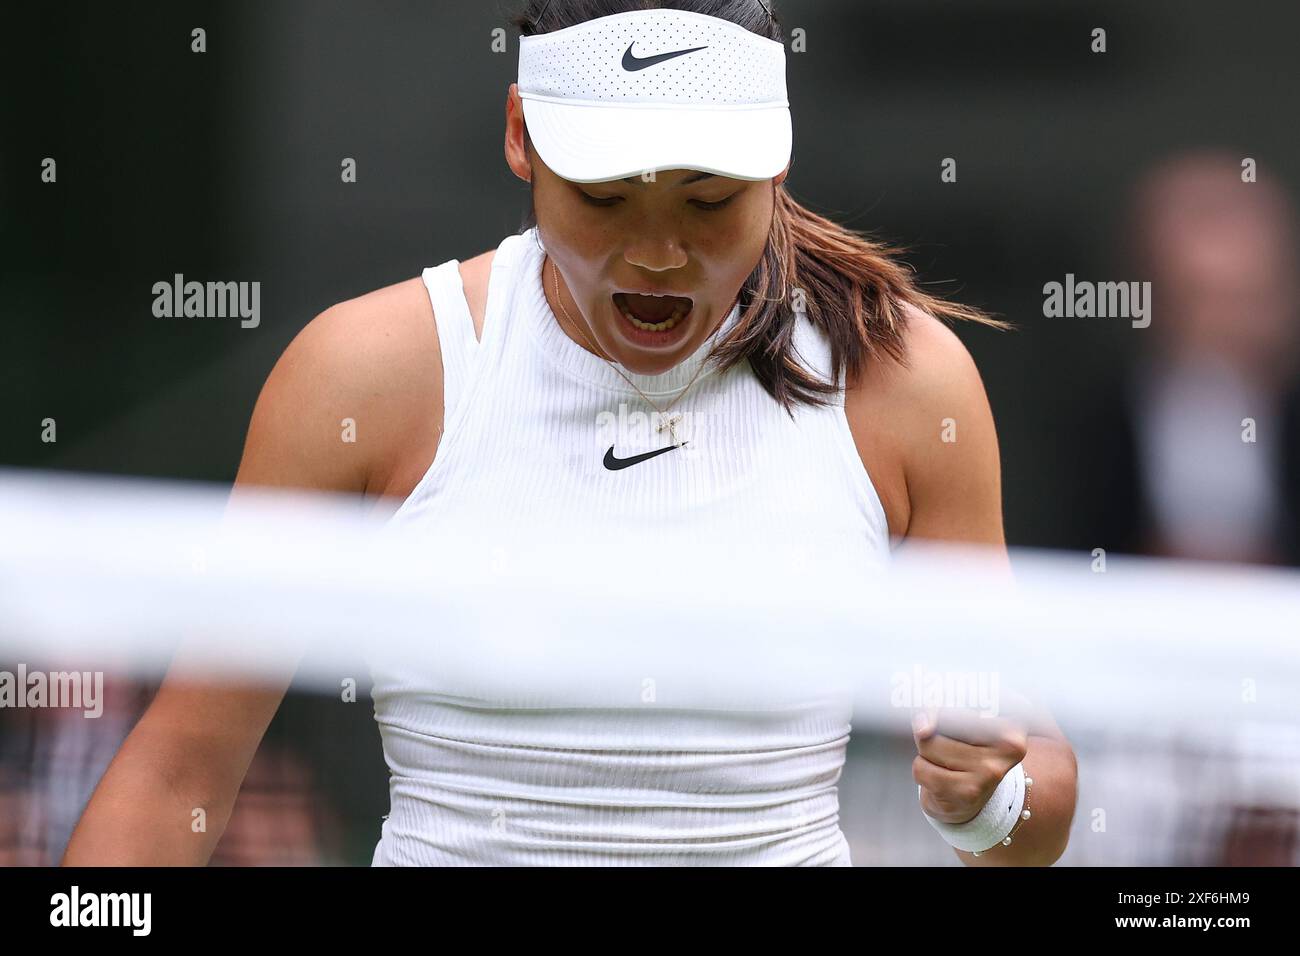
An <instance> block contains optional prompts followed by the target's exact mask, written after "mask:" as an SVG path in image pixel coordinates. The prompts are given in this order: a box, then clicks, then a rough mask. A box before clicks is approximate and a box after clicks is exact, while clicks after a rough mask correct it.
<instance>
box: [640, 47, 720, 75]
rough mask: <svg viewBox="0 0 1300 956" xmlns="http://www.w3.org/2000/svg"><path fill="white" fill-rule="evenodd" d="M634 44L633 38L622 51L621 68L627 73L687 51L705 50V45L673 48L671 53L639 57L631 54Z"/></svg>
mask: <svg viewBox="0 0 1300 956" xmlns="http://www.w3.org/2000/svg"><path fill="white" fill-rule="evenodd" d="M634 46H636V41H635V40H633V41H632V42H631V43H629V44H628V45H627V50H626V51H625V52H624V53H623V69H625V70H627V71H628V72H629V73H635V72H636V71H637V70H644V69H645V68H646V67H648V66H654V65H655V64H656V63H662V62H663V61H664V60H671V59H672V58H673V57H675V56H685V55H686V54H687V53H694V52H696V51H697V50H707V49H708V47H707V46H695V47H691V48H690V49H689V50H675V51H673V52H672V53H656V54H655V55H654V56H647V57H639V56H633V55H632V47H634Z"/></svg>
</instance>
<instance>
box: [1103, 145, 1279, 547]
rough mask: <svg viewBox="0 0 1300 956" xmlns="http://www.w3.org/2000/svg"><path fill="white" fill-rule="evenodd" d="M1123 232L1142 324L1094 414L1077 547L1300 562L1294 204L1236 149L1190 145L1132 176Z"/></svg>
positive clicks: (1135, 332)
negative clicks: (1246, 171)
mask: <svg viewBox="0 0 1300 956" xmlns="http://www.w3.org/2000/svg"><path fill="white" fill-rule="evenodd" d="M1130 233H1131V236H1130V238H1131V242H1132V248H1131V252H1132V255H1133V257H1134V261H1135V263H1136V264H1137V265H1138V266H1139V268H1138V270H1136V271H1137V274H1138V275H1139V276H1140V277H1141V278H1142V279H1149V280H1150V281H1151V283H1152V302H1153V305H1152V316H1153V318H1152V321H1151V325H1150V328H1149V329H1145V330H1141V332H1140V334H1139V332H1138V331H1137V330H1135V331H1134V334H1135V335H1138V336H1139V342H1138V345H1139V348H1140V349H1141V352H1140V357H1139V359H1138V361H1137V362H1136V363H1135V365H1134V367H1133V368H1132V369H1131V370H1130V372H1129V375H1128V376H1127V379H1126V381H1125V383H1124V387H1123V388H1121V389H1120V390H1119V391H1118V393H1117V394H1115V395H1113V396H1112V397H1111V400H1109V401H1108V400H1106V397H1105V396H1100V397H1099V398H1098V400H1097V402H1096V404H1095V405H1094V406H1093V407H1092V408H1091V409H1090V410H1089V411H1090V412H1091V419H1090V420H1089V421H1088V423H1087V425H1086V426H1085V430H1084V441H1085V442H1086V443H1087V447H1088V448H1089V449H1090V450H1091V455H1092V462H1091V464H1090V469H1091V470H1092V475H1093V477H1095V483H1094V484H1093V485H1092V489H1093V494H1092V495H1091V496H1090V497H1089V501H1088V502H1087V505H1088V507H1085V508H1084V510H1083V511H1082V513H1081V516H1082V517H1083V522H1084V526H1083V527H1082V528H1081V529H1080V543H1081V544H1083V545H1085V546H1086V547H1088V548H1089V549H1091V548H1093V547H1101V548H1106V549H1107V550H1111V551H1124V552H1132V553H1139V554H1155V555H1162V556H1169V557H1181V558H1195V559H1206V560H1220V561H1240V562H1252V563H1264V564H1300V512H1298V511H1297V507H1296V504H1297V501H1300V457H1298V456H1300V388H1297V385H1298V382H1297V362H1296V357H1297V343H1298V342H1300V335H1298V334H1297V333H1298V331H1300V325H1298V322H1297V318H1298V317H1297V310H1296V296H1297V292H1298V291H1300V289H1297V282H1296V264H1297V258H1296V255H1297V250H1296V244H1295V233H1294V220H1293V209H1292V206H1291V203H1290V200H1289V197H1288V196H1287V194H1286V193H1285V192H1284V191H1283V190H1282V189H1281V188H1280V187H1279V186H1278V185H1277V184H1276V183H1273V182H1271V181H1270V180H1269V178H1268V177H1267V175H1265V174H1262V173H1261V174H1260V178H1259V181H1258V182H1254V183H1246V182H1242V167H1241V161H1240V159H1238V158H1233V157H1227V156H1221V155H1217V154H1210V153H1191V154H1186V155H1182V156H1178V157H1175V158H1174V159H1172V160H1170V161H1168V162H1166V163H1164V164H1162V165H1160V166H1158V167H1156V168H1155V169H1153V170H1151V171H1150V172H1149V173H1148V174H1147V175H1146V176H1145V177H1144V178H1143V180H1142V182H1141V183H1140V185H1139V187H1138V190H1137V193H1136V200H1135V202H1134V204H1133V209H1132V222H1131V226H1130ZM1117 278H1119V277H1118V276H1117ZM1087 413H1088V412H1085V414H1087ZM1247 420H1249V421H1247ZM1251 423H1253V427H1252V424H1251ZM1252 432H1253V434H1252ZM1243 436H1245V437H1243ZM1248 438H1251V439H1253V440H1247V439H1248Z"/></svg>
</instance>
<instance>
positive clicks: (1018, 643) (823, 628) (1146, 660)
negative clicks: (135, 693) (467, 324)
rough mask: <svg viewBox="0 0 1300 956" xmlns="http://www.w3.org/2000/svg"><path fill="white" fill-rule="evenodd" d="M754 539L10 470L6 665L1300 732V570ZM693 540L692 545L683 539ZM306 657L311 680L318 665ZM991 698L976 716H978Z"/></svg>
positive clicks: (5, 500) (1, 600) (593, 702)
mask: <svg viewBox="0 0 1300 956" xmlns="http://www.w3.org/2000/svg"><path fill="white" fill-rule="evenodd" d="M756 524H757V525H758V527H756V529H755V533H754V536H753V539H752V540H746V541H728V542H701V541H698V540H694V539H689V537H683V536H678V535H675V534H670V533H665V534H662V535H649V536H646V535H642V536H640V537H638V538H637V539H636V540H631V541H620V542H611V541H608V540H599V541H593V540H584V539H583V538H581V537H579V536H575V535H574V534H573V533H572V530H571V529H558V528H557V529H549V530H548V529H544V528H541V527H539V526H530V527H528V528H525V529H518V531H517V533H516V532H510V531H505V530H501V529H497V530H494V532H493V534H492V535H491V536H485V535H484V533H483V532H482V529H472V528H467V529H455V528H446V529H440V530H439V531H438V532H437V533H435V534H428V533H422V534H413V533H410V532H408V531H405V530H403V528H402V527H401V526H398V525H387V526H386V525H385V524H384V522H383V521H382V519H381V518H379V517H376V516H367V515H364V514H363V513H362V512H361V511H360V509H359V507H358V504H357V503H356V501H355V500H348V499H343V498H338V497H333V496H323V495H315V496H313V495H303V494H287V493H267V494H265V495H263V494H260V493H259V494H257V495H253V494H248V495H241V497H240V499H239V501H238V504H237V506H231V507H228V491H227V490H226V489H218V488H215V487H211V488H210V487H198V486H184V485H177V484H174V483H165V482H153V481H140V480H129V481H124V480H104V479H89V478H79V477H68V476H53V475H47V474H41V473H32V472H19V471H8V472H0V659H2V660H4V661H25V662H31V663H32V664H33V666H35V664H36V663H38V662H48V661H53V662H56V663H58V664H59V665H60V666H62V667H64V668H75V669H77V670H89V669H96V668H101V667H102V668H105V669H109V668H115V669H121V668H123V667H127V666H129V668H130V669H131V670H133V671H135V672H145V673H149V674H159V673H161V672H163V671H164V670H165V669H166V668H167V667H168V666H169V665H170V664H171V662H172V659H173V655H174V654H175V653H176V651H177V647H178V645H179V644H180V642H181V641H182V639H184V641H185V655H186V656H185V660H186V661H188V662H189V663H190V664H191V665H193V666H196V667H199V668H201V669H203V671H204V673H211V674H213V675H215V674H217V673H219V672H220V673H225V674H228V675H230V676H233V677H236V678H239V679H253V678H257V677H259V676H262V677H267V678H273V677H275V676H276V675H279V674H281V673H283V672H284V671H285V669H286V668H290V669H292V668H293V667H294V666H295V665H296V666H297V678H296V680H297V682H298V684H299V685H302V686H310V687H314V688H316V689H319V690H322V691H328V692H335V691H336V690H337V688H338V686H339V683H338V682H339V675H340V672H341V669H342V668H349V667H352V666H354V663H355V661H356V659H357V656H358V652H359V651H360V652H361V653H362V654H363V655H364V657H365V658H366V659H367V660H368V661H372V662H374V665H375V666H377V667H389V666H391V667H403V668H415V669H419V670H420V671H421V672H422V673H428V674H436V675H438V678H439V680H440V681H444V682H445V683H446V684H447V686H449V687H455V688H457V689H459V690H460V691H463V692H464V693H465V694H466V695H484V696H491V697H510V698H511V699H516V700H519V701H523V702H536V703H543V702H547V701H551V702H564V703H566V704H571V705H573V706H608V705H618V704H626V705H629V706H631V705H634V704H635V703H636V702H637V701H639V700H641V699H642V692H643V688H644V686H645V682H646V681H647V680H652V681H653V682H654V684H655V687H656V701H657V703H658V704H659V705H660V706H664V705H670V706H698V707H727V706H736V705H739V704H741V703H742V702H743V703H745V704H746V705H753V706H780V704H781V703H782V702H788V701H791V700H794V699H797V698H799V699H801V698H803V697H805V696H807V695H809V694H821V693H823V692H826V691H828V690H834V691H835V692H845V693H849V694H851V695H852V697H853V703H854V709H855V715H856V716H855V723H861V722H875V723H880V724H891V725H901V724H902V723H903V722H905V721H906V720H907V718H908V717H909V716H910V712H911V711H910V709H909V708H910V707H911V706H913V705H919V704H921V703H924V702H925V701H924V700H923V699H922V698H924V697H925V696H926V695H927V694H928V693H930V692H934V693H937V694H940V695H941V696H942V702H943V703H944V705H949V704H950V703H951V702H952V701H951V694H952V692H954V691H956V692H958V693H961V692H962V690H963V688H965V690H967V691H973V690H974V689H976V688H978V687H979V686H980V681H983V682H984V685H983V686H984V687H985V688H986V689H987V687H988V685H989V684H992V685H994V686H995V688H1001V689H1002V690H1003V691H1011V690H1015V691H1020V692H1028V691H1032V692H1033V694H1034V695H1036V696H1037V697H1038V698H1039V699H1040V700H1041V701H1042V702H1043V703H1045V704H1046V705H1047V706H1049V707H1050V708H1051V709H1052V711H1053V713H1054V715H1055V716H1056V717H1057V719H1058V720H1060V721H1062V722H1063V723H1064V722H1065V721H1070V722H1072V723H1073V724H1074V725H1075V726H1080V725H1082V726H1093V727H1111V728H1113V727H1122V728H1123V729H1124V731H1125V732H1126V733H1128V734H1137V735H1140V734H1141V733H1142V732H1143V730H1144V728H1148V727H1150V728H1155V729H1158V730H1159V731H1160V732H1161V733H1167V732H1169V731H1170V730H1171V729H1192V728H1194V729H1196V731H1197V732H1198V733H1202V734H1212V733H1215V732H1220V731H1222V732H1228V733H1231V732H1232V728H1234V727H1235V726H1237V725H1239V724H1242V723H1245V722H1278V723H1284V724H1288V725H1295V724H1297V723H1300V644H1298V641H1300V575H1297V574H1294V573H1289V572H1282V571H1272V570H1261V569H1243V568H1232V567H1216V566H1208V565H1191V564H1174V563H1163V562H1156V561H1149V560H1137V559H1119V558H1111V559H1110V560H1109V561H1108V562H1107V563H1106V565H1105V570H1104V571H1103V570H1099V564H1098V562H1097V560H1096V559H1095V558H1094V556H1093V555H1090V554H1049V553H1036V552H1018V553H1015V554H1014V556H1013V557H1014V565H1015V581H1014V584H1012V583H1008V582H1007V580H1006V579H1005V577H1004V576H999V574H998V573H997V572H995V571H993V570H991V569H990V568H989V567H988V566H987V565H986V564H985V563H984V561H983V560H982V559H981V558H980V557H979V556H978V555H975V554H971V553H965V552H953V551H940V550H926V551H918V550H916V549H914V548H910V547H909V548H907V549H904V552H905V553H906V554H905V556H902V555H903V554H904V552H900V559H899V560H898V561H896V562H895V563H894V564H893V565H892V566H889V567H885V568H860V567H846V566H843V564H842V563H838V562H836V561H834V560H832V559H829V558H826V557H824V556H822V555H820V554H819V553H818V552H817V551H816V550H814V551H813V552H812V553H811V554H809V553H805V554H800V555H797V556H789V555H779V556H773V555H771V554H769V553H767V552H766V551H765V550H764V549H763V548H762V547H761V540H762V535H761V530H762V529H761V521H758V522H756ZM687 542H689V543H687ZM300 655H301V660H299V656H300ZM975 704H976V702H975V701H972V705H975Z"/></svg>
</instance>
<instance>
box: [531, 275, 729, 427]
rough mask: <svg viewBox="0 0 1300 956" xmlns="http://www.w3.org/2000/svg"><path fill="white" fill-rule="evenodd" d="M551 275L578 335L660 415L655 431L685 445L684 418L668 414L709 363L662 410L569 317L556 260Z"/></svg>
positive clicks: (556, 295)
mask: <svg viewBox="0 0 1300 956" xmlns="http://www.w3.org/2000/svg"><path fill="white" fill-rule="evenodd" d="M551 275H552V276H554V277H555V301H556V302H557V303H558V304H559V306H560V311H561V312H563V313H564V317H565V318H566V319H568V320H569V324H570V325H572V326H573V327H574V328H575V329H577V330H578V334H579V335H581V336H582V337H583V339H585V340H586V342H587V344H588V345H590V346H591V350H592V351H593V352H595V353H596V355H598V356H600V359H601V361H603V362H604V363H605V364H606V365H608V366H609V367H610V368H612V369H613V370H614V371H615V372H618V374H619V375H622V376H623V380H624V381H626V382H627V383H628V384H629V385H631V386H632V387H633V388H635V389H636V393H637V394H638V395H640V396H641V397H642V398H644V399H645V400H646V403H647V404H649V405H650V407H651V408H653V409H654V410H655V411H657V412H658V413H659V417H660V419H661V420H662V421H661V422H660V424H659V425H658V427H656V428H655V431H657V432H661V431H663V430H664V429H665V428H666V429H668V433H669V434H670V435H671V436H672V440H673V444H674V445H676V446H678V447H680V446H681V445H682V444H683V442H680V441H678V440H677V425H678V424H679V423H680V422H681V420H682V416H681V415H671V416H670V415H669V414H668V409H670V408H672V407H673V406H674V405H676V404H677V403H678V402H679V401H681V398H682V396H683V395H685V394H686V393H687V392H689V391H690V390H691V386H692V385H694V384H695V380H696V379H697V378H699V377H700V372H702V371H704V366H705V365H707V364H708V362H701V363H700V367H699V368H697V369H696V370H695V374H694V375H692V376H691V380H690V381H689V382H687V383H686V387H685V388H684V389H682V390H681V391H680V392H678V393H677V397H676V398H674V399H673V400H672V401H671V402H669V403H668V405H667V406H666V407H665V408H660V407H659V406H658V405H657V404H655V402H654V400H653V399H651V398H650V396H649V395H647V394H646V393H645V392H643V391H641V389H640V388H637V384H636V382H634V381H632V380H631V379H630V378H628V377H627V376H626V375H624V374H623V370H622V369H621V368H619V367H618V366H617V365H615V364H614V363H613V362H611V361H610V360H609V359H607V358H605V356H603V355H601V354H600V351H599V350H598V349H597V348H596V346H595V345H594V344H593V343H592V341H591V339H590V338H589V337H588V336H587V333H586V332H584V331H583V330H582V326H581V325H579V324H578V323H577V322H574V321H573V317H572V316H571V315H569V310H568V309H566V308H565V307H564V300H563V299H561V298H560V272H559V270H558V269H557V268H556V267H555V260H554V259H552V260H551Z"/></svg>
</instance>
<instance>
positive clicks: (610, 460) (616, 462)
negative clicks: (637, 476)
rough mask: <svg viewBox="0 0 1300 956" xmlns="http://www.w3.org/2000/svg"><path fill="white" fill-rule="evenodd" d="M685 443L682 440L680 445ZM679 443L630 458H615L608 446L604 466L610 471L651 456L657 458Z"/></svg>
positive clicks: (648, 458)
mask: <svg viewBox="0 0 1300 956" xmlns="http://www.w3.org/2000/svg"><path fill="white" fill-rule="evenodd" d="M685 444H687V443H686V442H682V445H685ZM680 447H682V446H681V445H669V446H668V447H667V448H660V449H658V450H657V451H648V452H646V453H645V454H644V455H633V456H632V457H631V458H615V457H614V446H613V445H610V446H609V451H607V452H605V467H606V468H608V469H609V470H610V471H622V470H623V469H624V468H631V467H632V466H633V465H639V464H641V462H643V461H649V460H650V459H651V458H658V457H659V456H660V455H662V454H664V452H669V451H672V450H673V449H675V448H680Z"/></svg>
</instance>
